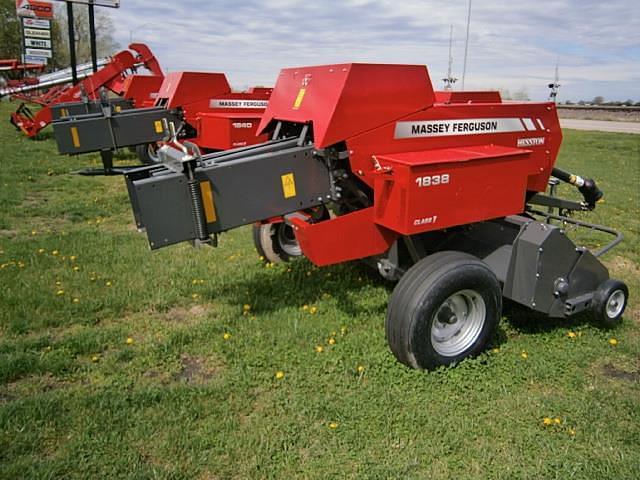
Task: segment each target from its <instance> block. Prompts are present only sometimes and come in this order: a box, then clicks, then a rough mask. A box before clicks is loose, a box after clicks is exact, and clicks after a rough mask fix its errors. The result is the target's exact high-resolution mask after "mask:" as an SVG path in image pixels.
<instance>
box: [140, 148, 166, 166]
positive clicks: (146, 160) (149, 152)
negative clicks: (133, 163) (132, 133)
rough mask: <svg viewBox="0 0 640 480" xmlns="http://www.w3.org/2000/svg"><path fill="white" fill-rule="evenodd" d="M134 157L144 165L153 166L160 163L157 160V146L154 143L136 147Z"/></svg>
mask: <svg viewBox="0 0 640 480" xmlns="http://www.w3.org/2000/svg"><path fill="white" fill-rule="evenodd" d="M136 155H138V159H139V160H140V161H141V162H142V163H143V164H144V165H155V164H156V163H159V162H160V159H159V158H158V146H157V145H156V144H155V143H144V144H142V145H136Z"/></svg>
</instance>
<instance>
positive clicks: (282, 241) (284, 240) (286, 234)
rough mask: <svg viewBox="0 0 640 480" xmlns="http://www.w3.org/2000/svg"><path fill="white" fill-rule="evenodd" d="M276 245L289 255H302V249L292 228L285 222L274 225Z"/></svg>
mask: <svg viewBox="0 0 640 480" xmlns="http://www.w3.org/2000/svg"><path fill="white" fill-rule="evenodd" d="M276 229H277V240H278V245H279V246H280V248H281V249H282V251H283V252H284V253H286V254H287V255H289V256H290V257H299V256H300V255H302V249H301V248H300V245H299V244H298V241H297V240H296V235H295V233H293V228H292V227H291V226H289V225H287V224H285V223H282V224H280V225H278V226H276Z"/></svg>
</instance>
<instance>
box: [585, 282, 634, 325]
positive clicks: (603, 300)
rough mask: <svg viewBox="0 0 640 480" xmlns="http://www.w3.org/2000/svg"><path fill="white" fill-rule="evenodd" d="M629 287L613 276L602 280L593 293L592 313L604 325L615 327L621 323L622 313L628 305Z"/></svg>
mask: <svg viewBox="0 0 640 480" xmlns="http://www.w3.org/2000/svg"><path fill="white" fill-rule="evenodd" d="M628 299H629V288H627V286H626V285H625V284H624V282H621V281H620V280H615V279H613V278H611V279H609V280H607V281H605V282H602V283H601V284H600V286H599V287H598V289H597V290H596V291H595V293H594V294H593V301H592V303H591V313H592V314H593V317H594V318H595V320H596V321H597V322H598V323H600V324H601V325H602V326H604V327H607V328H613V327H616V326H618V325H620V323H621V321H622V314H623V313H624V309H625V308H626V307H627V300H628Z"/></svg>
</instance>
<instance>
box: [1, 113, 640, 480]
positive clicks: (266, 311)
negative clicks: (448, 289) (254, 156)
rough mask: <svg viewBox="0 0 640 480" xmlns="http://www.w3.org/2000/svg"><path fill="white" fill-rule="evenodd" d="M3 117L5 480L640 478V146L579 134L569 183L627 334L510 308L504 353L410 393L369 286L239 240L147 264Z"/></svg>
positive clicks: (108, 216)
mask: <svg viewBox="0 0 640 480" xmlns="http://www.w3.org/2000/svg"><path fill="white" fill-rule="evenodd" d="M11 108H15V105H10V104H6V103H2V104H0V118H1V119H2V122H1V123H0V145H1V147H0V148H1V149H2V151H1V155H0V267H1V268H0V478H2V479H19V478H33V479H48V478H56V479H57V478H93V479H96V478H118V479H121V478H136V479H142V478H184V479H225V478H237V479H255V478H277V479H281V478H318V479H326V478H411V479H426V478H429V479H445V478H452V479H483V480H486V479H505V478H508V479H515V478H518V479H520V478H531V479H540V478H550V479H569V478H572V479H637V478H640V308H639V307H638V303H637V302H638V297H637V295H638V290H639V287H640V275H639V268H640V248H639V246H638V241H639V238H640V228H639V227H640V199H639V196H638V195H639V190H638V185H640V152H639V148H640V142H639V140H640V139H639V138H638V137H637V136H632V135H622V134H620V135H618V134H605V133H591V132H576V131H568V132H566V135H565V141H564V146H563V149H562V153H561V156H560V159H559V162H558V165H559V166H561V167H565V168H567V169H569V170H575V171H576V172H578V173H580V174H583V175H585V176H593V177H594V178H596V179H598V181H599V185H600V186H601V188H602V189H603V190H604V191H605V193H606V201H605V202H604V203H602V204H601V205H600V206H599V207H598V210H597V211H596V212H595V213H593V214H591V215H589V216H585V218H588V219H589V220H591V221H594V222H596V223H598V222H599V223H604V224H608V225H611V226H613V227H616V228H619V229H621V230H622V231H623V232H624V233H625V236H626V240H625V242H624V244H623V245H622V246H620V247H619V248H617V249H616V250H615V251H613V252H611V253H609V254H608V255H607V256H606V257H605V262H606V264H607V265H608V267H609V268H610V270H611V274H612V276H614V277H618V278H621V279H623V280H624V281H626V282H627V283H628V285H629V288H630V291H631V296H632V297H631V304H630V305H629V307H628V309H627V312H626V314H625V318H624V322H623V325H622V326H621V327H619V328H617V329H616V330H614V331H605V330H602V329H599V328H597V327H596V326H595V325H594V324H593V323H592V322H591V320H590V318H589V317H588V316H584V315H583V316H579V317H576V318H573V319H570V320H549V319H547V318H544V317H541V316H539V315H535V314H532V313H530V312H528V311H527V310H525V309H520V308H516V307H510V308H508V309H507V310H506V311H505V313H504V315H505V317H504V319H503V321H502V322H501V325H500V329H499V332H498V335H497V337H496V339H495V346H494V348H493V349H492V350H490V351H489V352H487V353H485V354H483V355H481V356H480V357H478V358H476V359H473V360H468V361H465V362H463V363H462V364H460V365H458V366H457V367H455V368H442V369H439V370H437V371H434V372H418V371H412V370H409V369H407V368H405V367H404V366H402V365H400V364H398V363H397V362H396V361H395V360H394V358H393V356H392V355H391V353H390V352H389V350H388V349H387V345H386V341H385V338H384V328H383V324H384V317H385V312H386V305H387V300H388V297H389V294H390V292H391V290H392V288H393V285H391V284H388V283H385V282H384V281H382V280H380V279H378V278H377V277H376V275H375V274H374V273H373V272H370V271H369V270H368V269H367V268H366V267H364V266H363V265H360V264H358V263H354V264H349V265H341V266H336V267H330V268H322V269H318V268H315V267H313V266H312V265H311V264H310V263H309V262H308V261H306V260H300V261H296V262H293V263H291V264H288V265H276V266H274V267H271V268H269V267H265V266H264V265H263V264H262V263H261V262H260V260H259V259H258V258H257V255H256V253H255V251H254V249H253V246H252V242H251V238H250V231H249V230H248V229H246V228H245V229H240V230H237V231H234V232H231V233H229V234H226V235H224V236H222V237H221V248H218V249H209V248H206V249H198V250H194V249H192V248H190V247H188V246H185V245H180V246H176V247H172V248H166V249H163V250H160V251H158V252H153V253H152V252H150V251H149V250H148V248H147V243H146V239H145V237H144V236H143V235H141V234H139V233H137V232H136V230H135V228H134V227H133V222H132V217H131V214H130V209H129V204H128V200H127V195H126V192H125V188H124V183H123V180H122V178H119V177H82V176H78V175H72V174H70V172H72V171H74V170H77V169H79V168H82V167H85V166H88V165H94V166H97V165H98V163H99V162H98V158H97V156H83V157H76V158H65V157H60V156H58V155H57V153H56V148H55V144H54V141H53V140H52V138H51V133H48V134H47V133H45V135H44V137H45V138H44V139H41V140H38V141H30V140H27V139H26V138H24V137H23V136H22V135H20V134H18V133H17V132H16V131H15V130H14V129H13V128H12V127H11V125H10V124H9V122H8V121H7V118H8V115H9V111H10V109H11ZM563 192H564V193H570V194H571V195H572V194H573V192H569V191H568V190H563ZM585 241H586V242H589V243H592V244H597V243H601V242H602V239H601V238H598V237H587V238H585ZM614 338H615V339H616V340H617V345H612V344H611V343H610V341H611V339H614ZM277 372H281V374H279V375H278V374H277ZM545 417H547V418H548V419H551V420H550V421H549V420H547V423H551V425H545V422H544V419H545Z"/></svg>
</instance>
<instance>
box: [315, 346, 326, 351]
mask: <svg viewBox="0 0 640 480" xmlns="http://www.w3.org/2000/svg"><path fill="white" fill-rule="evenodd" d="M315 350H316V353H322V352H324V347H323V346H322V345H316V348H315Z"/></svg>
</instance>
